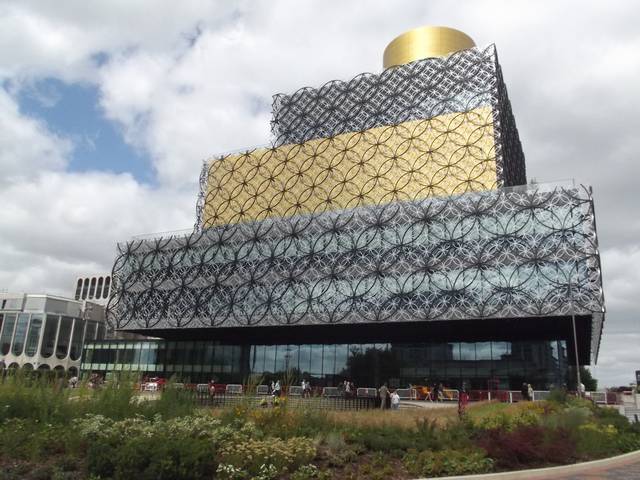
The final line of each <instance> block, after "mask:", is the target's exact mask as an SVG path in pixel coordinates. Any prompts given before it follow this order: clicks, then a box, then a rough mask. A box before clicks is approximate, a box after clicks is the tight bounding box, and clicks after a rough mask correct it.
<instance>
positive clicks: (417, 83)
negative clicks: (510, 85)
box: [271, 45, 526, 186]
mask: <svg viewBox="0 0 640 480" xmlns="http://www.w3.org/2000/svg"><path fill="white" fill-rule="evenodd" d="M482 106H491V107H492V108H493V110H494V121H495V130H496V145H497V146H498V148H497V151H496V156H497V163H498V178H499V180H500V183H501V185H502V186H511V185H523V184H525V183H526V173H525V164H524V154H523V153H522V147H521V145H520V140H519V137H518V131H517V129H516V127H515V120H514V118H513V114H512V111H511V104H510V102H509V98H508V96H507V90H506V87H505V85H504V81H503V79H502V72H501V70H500V65H499V63H498V58H497V53H496V48H495V45H489V46H488V47H486V48H485V49H482V50H481V49H478V48H470V49H468V50H462V51H459V52H455V53H453V54H451V55H449V56H447V57H443V58H426V59H423V60H417V61H415V62H411V63H409V64H406V65H399V66H396V67H392V68H389V69H387V70H385V71H383V72H382V73H380V74H371V73H364V74H361V75H358V76H357V77H354V78H353V79H351V80H349V81H346V82H344V81H339V80H334V81H331V82H328V83H326V84H325V85H323V86H322V87H320V88H310V87H306V88H302V89H300V90H298V91H297V92H295V93H293V94H291V95H284V94H278V95H275V96H274V102H273V118H272V121H271V128H272V133H273V136H274V138H275V145H283V144H289V143H302V142H305V141H307V140H310V139H313V138H326V137H332V136H335V135H338V134H341V133H345V132H356V131H362V130H366V129H369V128H373V127H378V126H381V125H397V124H399V123H402V122H406V121H409V120H417V119H428V118H433V117H436V116H439V115H443V114H447V113H452V112H468V111H470V110H473V109H475V108H478V107H482ZM503 143H506V144H508V147H507V148H505V149H502V148H500V145H502V144H503ZM503 171H504V172H503Z"/></svg>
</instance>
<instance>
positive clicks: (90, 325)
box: [84, 321, 98, 343]
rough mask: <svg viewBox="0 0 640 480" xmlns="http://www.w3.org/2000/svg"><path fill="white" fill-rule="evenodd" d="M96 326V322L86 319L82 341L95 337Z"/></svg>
mask: <svg viewBox="0 0 640 480" xmlns="http://www.w3.org/2000/svg"><path fill="white" fill-rule="evenodd" d="M97 326H98V324H97V323H96V322H92V321H87V325H86V327H85V329H86V331H85V334H84V341H85V342H87V343H88V342H92V341H94V340H95V339H96V330H97Z"/></svg>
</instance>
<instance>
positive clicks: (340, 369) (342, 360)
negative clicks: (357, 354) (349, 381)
mask: <svg viewBox="0 0 640 480" xmlns="http://www.w3.org/2000/svg"><path fill="white" fill-rule="evenodd" d="M348 357H349V345H336V366H335V370H334V371H335V374H336V375H340V376H342V377H348V376H349V374H348V369H347V358H348Z"/></svg>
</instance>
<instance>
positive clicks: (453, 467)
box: [404, 449, 493, 476]
mask: <svg viewBox="0 0 640 480" xmlns="http://www.w3.org/2000/svg"><path fill="white" fill-rule="evenodd" d="M404 465H405V467H406V469H407V471H408V472H409V473H411V474H412V475H429V476H431V475H435V476H445V475H467V474H477V473H487V472H491V471H492V470H493V460H491V459H490V458H487V456H486V454H485V453H484V452H483V451H481V450H468V451H463V450H451V449H447V450H441V451H439V452H433V451H423V452H417V451H411V452H409V453H407V455H405V457H404Z"/></svg>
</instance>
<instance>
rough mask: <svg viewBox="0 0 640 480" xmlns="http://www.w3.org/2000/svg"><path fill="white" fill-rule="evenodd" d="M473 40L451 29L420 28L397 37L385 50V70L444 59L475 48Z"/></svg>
mask: <svg viewBox="0 0 640 480" xmlns="http://www.w3.org/2000/svg"><path fill="white" fill-rule="evenodd" d="M475 46H476V44H475V42H474V41H473V39H472V38H471V37H470V36H469V35H467V34H466V33H464V32H461V31H460V30H456V29H454V28H449V27H419V28H414V29H413V30H409V31H408V32H405V33H403V34H402V35H400V36H398V37H396V38H395V39H393V40H392V41H391V43H389V45H387V48H385V49H384V57H383V65H384V68H389V67H393V66H394V65H404V64H405V63H411V62H413V61H415V60H420V59H423V58H430V57H444V56H446V55H449V54H450V53H453V52H457V51H460V50H466V49H467V48H472V47H475Z"/></svg>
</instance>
